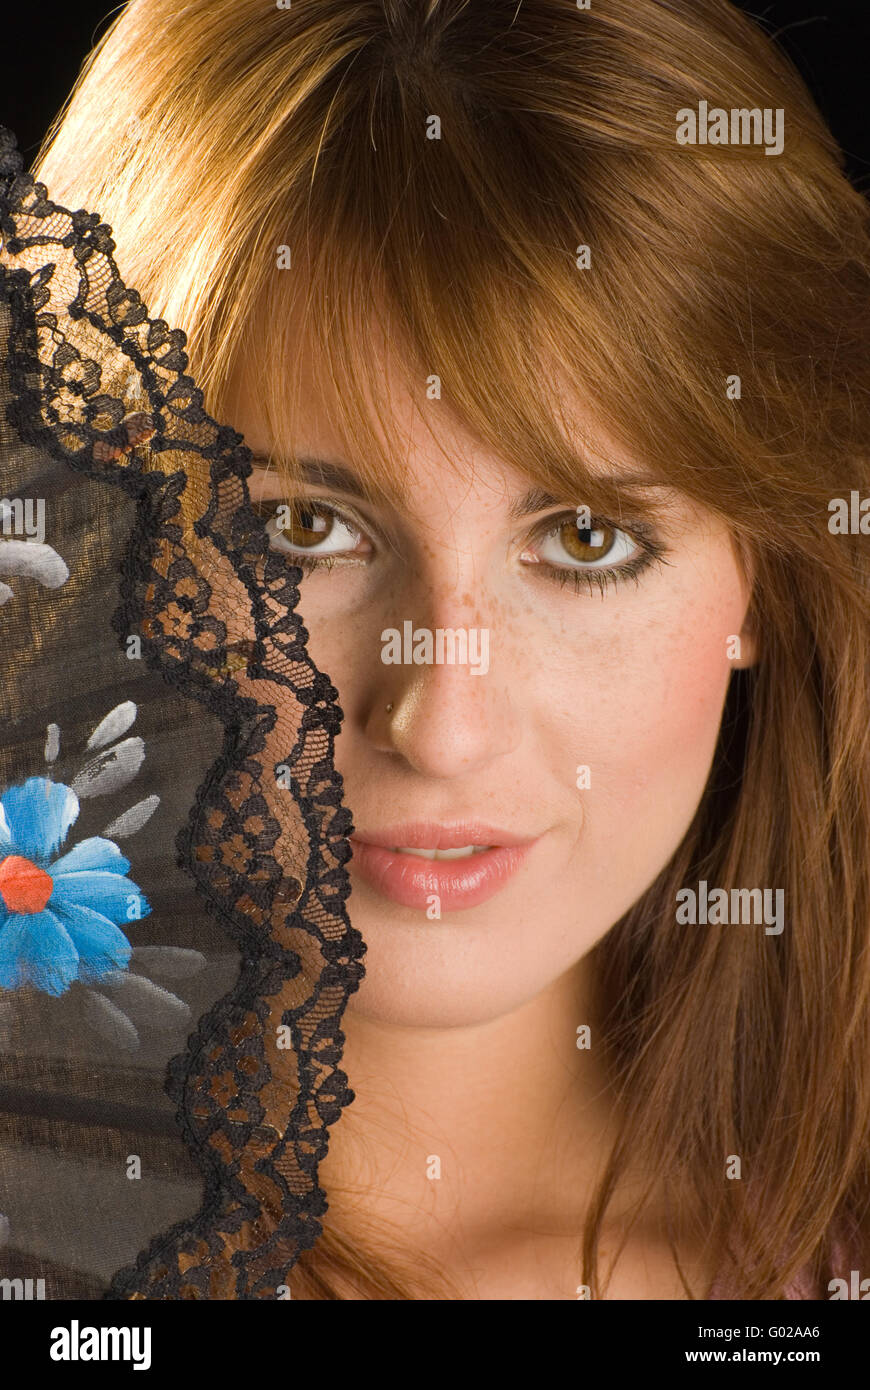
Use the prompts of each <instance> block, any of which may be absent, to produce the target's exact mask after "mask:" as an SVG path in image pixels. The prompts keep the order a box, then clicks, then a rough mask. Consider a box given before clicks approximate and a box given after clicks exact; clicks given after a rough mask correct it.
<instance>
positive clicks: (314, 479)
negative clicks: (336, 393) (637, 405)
mask: <svg viewBox="0 0 870 1390" xmlns="http://www.w3.org/2000/svg"><path fill="white" fill-rule="evenodd" d="M296 462H297V464H298V466H299V476H300V479H301V481H302V482H304V483H307V484H308V485H309V486H311V487H322V488H328V489H329V490H331V491H333V490H334V491H337V492H344V493H346V494H347V495H348V496H349V497H355V498H358V499H359V500H361V501H365V500H367V498H368V493H367V492H366V491H365V489H364V488H363V486H362V484H361V483H360V480H359V478H358V477H357V475H356V474H355V473H354V471H353V469H351V468H348V467H347V466H346V465H344V464H341V463H336V462H335V461H334V460H332V459H323V458H316V457H314V456H312V455H309V454H303V455H300V456H299V458H298V459H297V460H296ZM252 463H253V465H254V467H256V468H265V469H266V470H268V469H269V466H270V460H269V459H268V458H267V457H266V456H265V454H256V453H255V454H253V457H252ZM601 481H602V482H603V483H609V484H611V485H612V484H614V483H616V484H620V483H621V484H622V485H623V486H625V487H627V488H631V489H632V490H633V489H635V488H639V489H641V488H650V489H664V488H669V487H670V486H671V485H670V484H667V483H662V482H659V481H658V480H657V479H655V478H652V477H649V476H640V475H631V474H627V475H621V474H616V473H613V474H608V475H607V476H606V477H604V476H603V477H602V479H601ZM566 505H567V504H566V502H565V499H564V498H563V497H554V496H553V494H552V493H549V492H545V491H544V490H543V489H542V488H538V487H533V488H530V489H529V491H528V492H527V493H525V495H524V496H522V497H520V498H518V499H517V500H516V501H515V502H514V503H512V505H511V508H510V515H511V519H512V520H514V521H520V520H522V518H523V517H526V516H534V515H535V513H537V512H544V511H550V510H551V509H552V508H553V507H564V506H566Z"/></svg>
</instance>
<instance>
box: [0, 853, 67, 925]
mask: <svg viewBox="0 0 870 1390" xmlns="http://www.w3.org/2000/svg"><path fill="white" fill-rule="evenodd" d="M53 890H54V880H53V879H52V877H51V874H47V873H46V872H45V870H44V869H40V867H39V865H38V864H32V863H31V861H30V860H29V859H22V858H21V855H20V854H10V855H7V857H6V858H5V859H0V899H2V900H3V903H4V904H5V907H6V910H7V912H42V910H43V908H44V907H45V904H46V903H47V902H48V900H49V898H50V897H51V895H52V892H53Z"/></svg>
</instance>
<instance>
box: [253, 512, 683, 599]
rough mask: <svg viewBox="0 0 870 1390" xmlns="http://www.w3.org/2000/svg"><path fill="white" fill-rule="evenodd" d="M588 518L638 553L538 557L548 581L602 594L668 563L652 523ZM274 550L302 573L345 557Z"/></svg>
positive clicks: (553, 526)
mask: <svg viewBox="0 0 870 1390" xmlns="http://www.w3.org/2000/svg"><path fill="white" fill-rule="evenodd" d="M303 500H304V501H306V502H309V503H310V504H311V505H312V506H317V507H318V508H320V509H321V510H322V511H323V512H326V513H327V514H328V515H329V516H332V517H335V518H336V520H338V521H340V522H342V523H344V524H345V525H346V524H348V523H350V524H351V525H352V526H353V527H354V528H355V529H357V530H360V531H362V530H363V527H362V524H361V523H360V522H358V521H357V520H356V519H355V518H354V517H353V516H352V515H351V514H350V513H348V512H345V511H343V510H342V509H340V508H339V507H336V506H335V505H333V503H331V502H326V501H324V500H322V499H321V498H319V497H306V498H304V499H303ZM282 505H286V503H282V502H280V501H275V502H271V501H270V502H259V503H256V504H254V509H255V511H257V512H258V513H259V515H260V516H261V517H262V518H263V520H265V521H269V520H271V519H272V518H273V517H274V516H275V515H276V514H277V511H278V508H279V507H280V506H282ZM574 515H575V513H574V512H571V511H566V512H563V513H561V514H560V515H558V516H556V517H547V518H546V520H545V521H543V522H542V523H540V524H539V525H538V526H537V527H536V528H535V529H534V530H533V531H532V533H531V534H530V536H529V539H528V542H527V544H529V543H532V542H535V541H538V542H540V541H543V540H546V539H548V538H549V537H550V536H553V535H556V534H557V533H558V531H559V530H560V528H561V527H562V526H564V525H565V522H566V521H567V520H569V519H570V518H571V517H573V516H574ZM592 521H593V523H598V524H599V525H603V526H607V527H609V528H610V529H611V530H614V531H621V532H622V533H623V534H624V535H627V536H629V537H630V538H631V539H632V540H633V541H635V543H636V544H637V545H638V547H639V553H638V554H637V555H634V556H632V558H631V559H630V560H626V561H624V562H623V563H622V564H620V565H617V566H612V567H607V566H601V567H599V568H595V567H594V566H589V567H588V568H583V567H578V568H571V567H570V566H564V567H563V566H558V565H552V564H549V563H547V562H546V561H541V562H540V563H539V565H538V566H537V568H538V569H539V570H540V571H541V573H542V574H543V575H544V576H545V577H546V579H547V581H548V582H550V583H554V584H558V585H559V587H560V588H563V587H564V586H565V584H571V585H573V587H574V589H575V591H576V592H577V593H580V592H581V591H582V590H583V589H584V588H585V589H586V591H587V592H588V593H590V594H594V593H596V592H597V593H599V594H600V595H601V597H602V598H603V597H604V595H605V594H606V592H607V590H608V589H609V588H610V587H611V586H613V587H614V588H616V586H617V585H618V584H621V583H623V582H624V581H625V580H628V579H633V580H634V583H635V587H637V586H638V585H639V583H640V577H641V575H642V574H644V573H645V571H646V570H648V569H649V568H650V567H651V566H652V565H654V564H659V565H661V564H667V563H668V560H667V555H668V553H669V547H668V546H666V545H665V544H664V543H663V542H662V541H660V540H658V539H657V538H656V536H655V535H654V534H653V530H652V527H650V526H649V525H648V524H647V523H646V522H642V521H632V522H630V523H628V524H627V525H626V526H617V525H616V523H615V522H612V521H610V520H609V519H608V518H607V517H599V516H595V517H592ZM278 553H279V554H283V555H285V556H286V558H287V559H288V560H290V561H291V562H292V564H293V565H295V566H297V567H298V568H299V569H301V570H302V571H303V573H305V574H312V573H313V572H314V571H315V570H327V571H328V570H331V569H333V568H334V566H335V565H336V564H341V563H342V562H343V561H344V560H345V559H347V557H346V556H340V555H306V554H304V552H300V553H298V554H290V552H288V551H279V552H278Z"/></svg>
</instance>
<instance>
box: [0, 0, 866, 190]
mask: <svg viewBox="0 0 870 1390" xmlns="http://www.w3.org/2000/svg"><path fill="white" fill-rule="evenodd" d="M474 2H475V3H481V4H485V3H486V0H474ZM566 3H567V0H566ZM593 3H594V0H593ZM741 4H742V8H743V9H745V10H747V11H748V12H749V13H751V14H753V15H755V16H756V17H757V18H758V19H760V20H762V21H763V24H764V27H765V28H766V29H767V30H768V32H772V33H774V34H775V35H776V36H777V38H778V41H779V42H780V43H781V44H782V46H783V47H784V48H785V49H786V51H787V52H788V53H789V55H790V56H791V58H792V60H793V61H794V62H795V63H796V65H797V66H798V68H799V69H800V71H801V72H802V73H803V76H804V79H805V80H806V82H807V83H808V85H809V87H810V89H811V91H812V92H813V94H814V96H815V98H816V100H817V102H818V104H819V106H820V107H821V109H822V111H823V113H824V115H825V116H826V118H827V120H828V123H829V124H830V126H831V128H832V130H833V132H834V134H835V135H836V137H837V139H838V140H839V142H840V144H841V146H842V147H843V150H844V152H845V154H846V157H847V164H848V169H849V173H850V175H851V177H852V179H853V180H854V182H856V183H857V184H858V185H859V186H860V187H862V188H864V189H865V190H867V189H870V114H868V101H870V74H868V70H870V3H868V0H773V2H772V3H769V4H765V3H764V0H751V2H750V0H741ZM179 5H180V7H181V6H182V5H183V0H179ZM120 8H122V7H121V6H117V5H116V6H111V7H109V5H108V4H107V3H106V0H102V2H101V3H94V0H72V3H67V4H64V5H60V4H58V5H57V8H56V9H55V8H54V7H49V8H46V7H44V6H43V5H42V4H40V3H39V0H24V2H23V3H22V0H18V7H17V9H16V10H15V11H14V12H13V13H12V14H11V15H10V14H9V13H8V11H7V12H6V13H5V14H4V17H3V21H2V29H3V40H4V42H3V44H2V54H0V123H2V124H3V125H7V126H10V127H11V128H12V130H13V131H14V132H15V134H16V136H17V138H18V144H19V147H20V149H21V151H22V153H23V155H24V158H25V163H30V161H31V160H32V159H33V158H34V157H35V155H36V151H37V149H38V146H39V142H40V139H41V138H42V135H43V133H44V131H45V129H46V127H47V126H48V124H49V122H50V120H51V119H52V117H53V115H54V114H55V113H56V111H57V110H58V109H59V107H60V105H61V103H62V102H63V100H64V98H65V97H66V95H67V94H68V92H69V90H70V88H71V87H72V85H73V83H74V81H75V78H76V75H77V74H78V71H79V68H80V66H81V64H82V61H83V59H84V57H85V55H86V53H87V52H88V50H89V49H90V47H91V46H92V45H93V43H94V42H95V40H96V39H98V38H99V36H100V35H101V34H102V33H104V32H105V30H106V28H107V27H108V25H109V24H110V23H111V19H112V17H113V16H114V15H115V14H116V13H117V12H118V9H120Z"/></svg>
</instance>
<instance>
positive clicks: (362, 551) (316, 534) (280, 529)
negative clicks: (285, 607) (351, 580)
mask: <svg viewBox="0 0 870 1390" xmlns="http://www.w3.org/2000/svg"><path fill="white" fill-rule="evenodd" d="M254 507H255V509H256V511H257V512H258V513H259V514H260V516H261V517H262V518H263V520H264V521H265V523H266V531H267V533H268V535H269V537H270V541H271V546H272V549H273V550H279V551H281V552H282V553H283V554H284V555H290V556H293V555H297V556H299V557H300V558H301V557H302V556H305V555H310V556H312V557H320V556H323V557H324V559H327V560H330V561H332V560H333V559H337V558H342V557H345V558H346V557H349V556H353V557H354V558H357V557H360V556H363V555H367V554H368V553H369V551H370V550H371V546H370V545H369V543H368V542H367V540H366V538H365V537H364V536H363V534H362V532H361V531H360V530H359V529H358V527H356V526H355V525H354V524H353V523H352V522H351V521H350V520H349V519H347V518H346V517H344V516H342V514H341V513H340V512H339V511H337V510H336V509H335V508H333V507H331V506H328V505H327V504H326V503H325V502H319V501H317V500H316V499H314V500H309V498H307V497H295V498H292V499H291V500H290V501H289V502H271V501H269V502H266V501H261V502H255V503H254Z"/></svg>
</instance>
